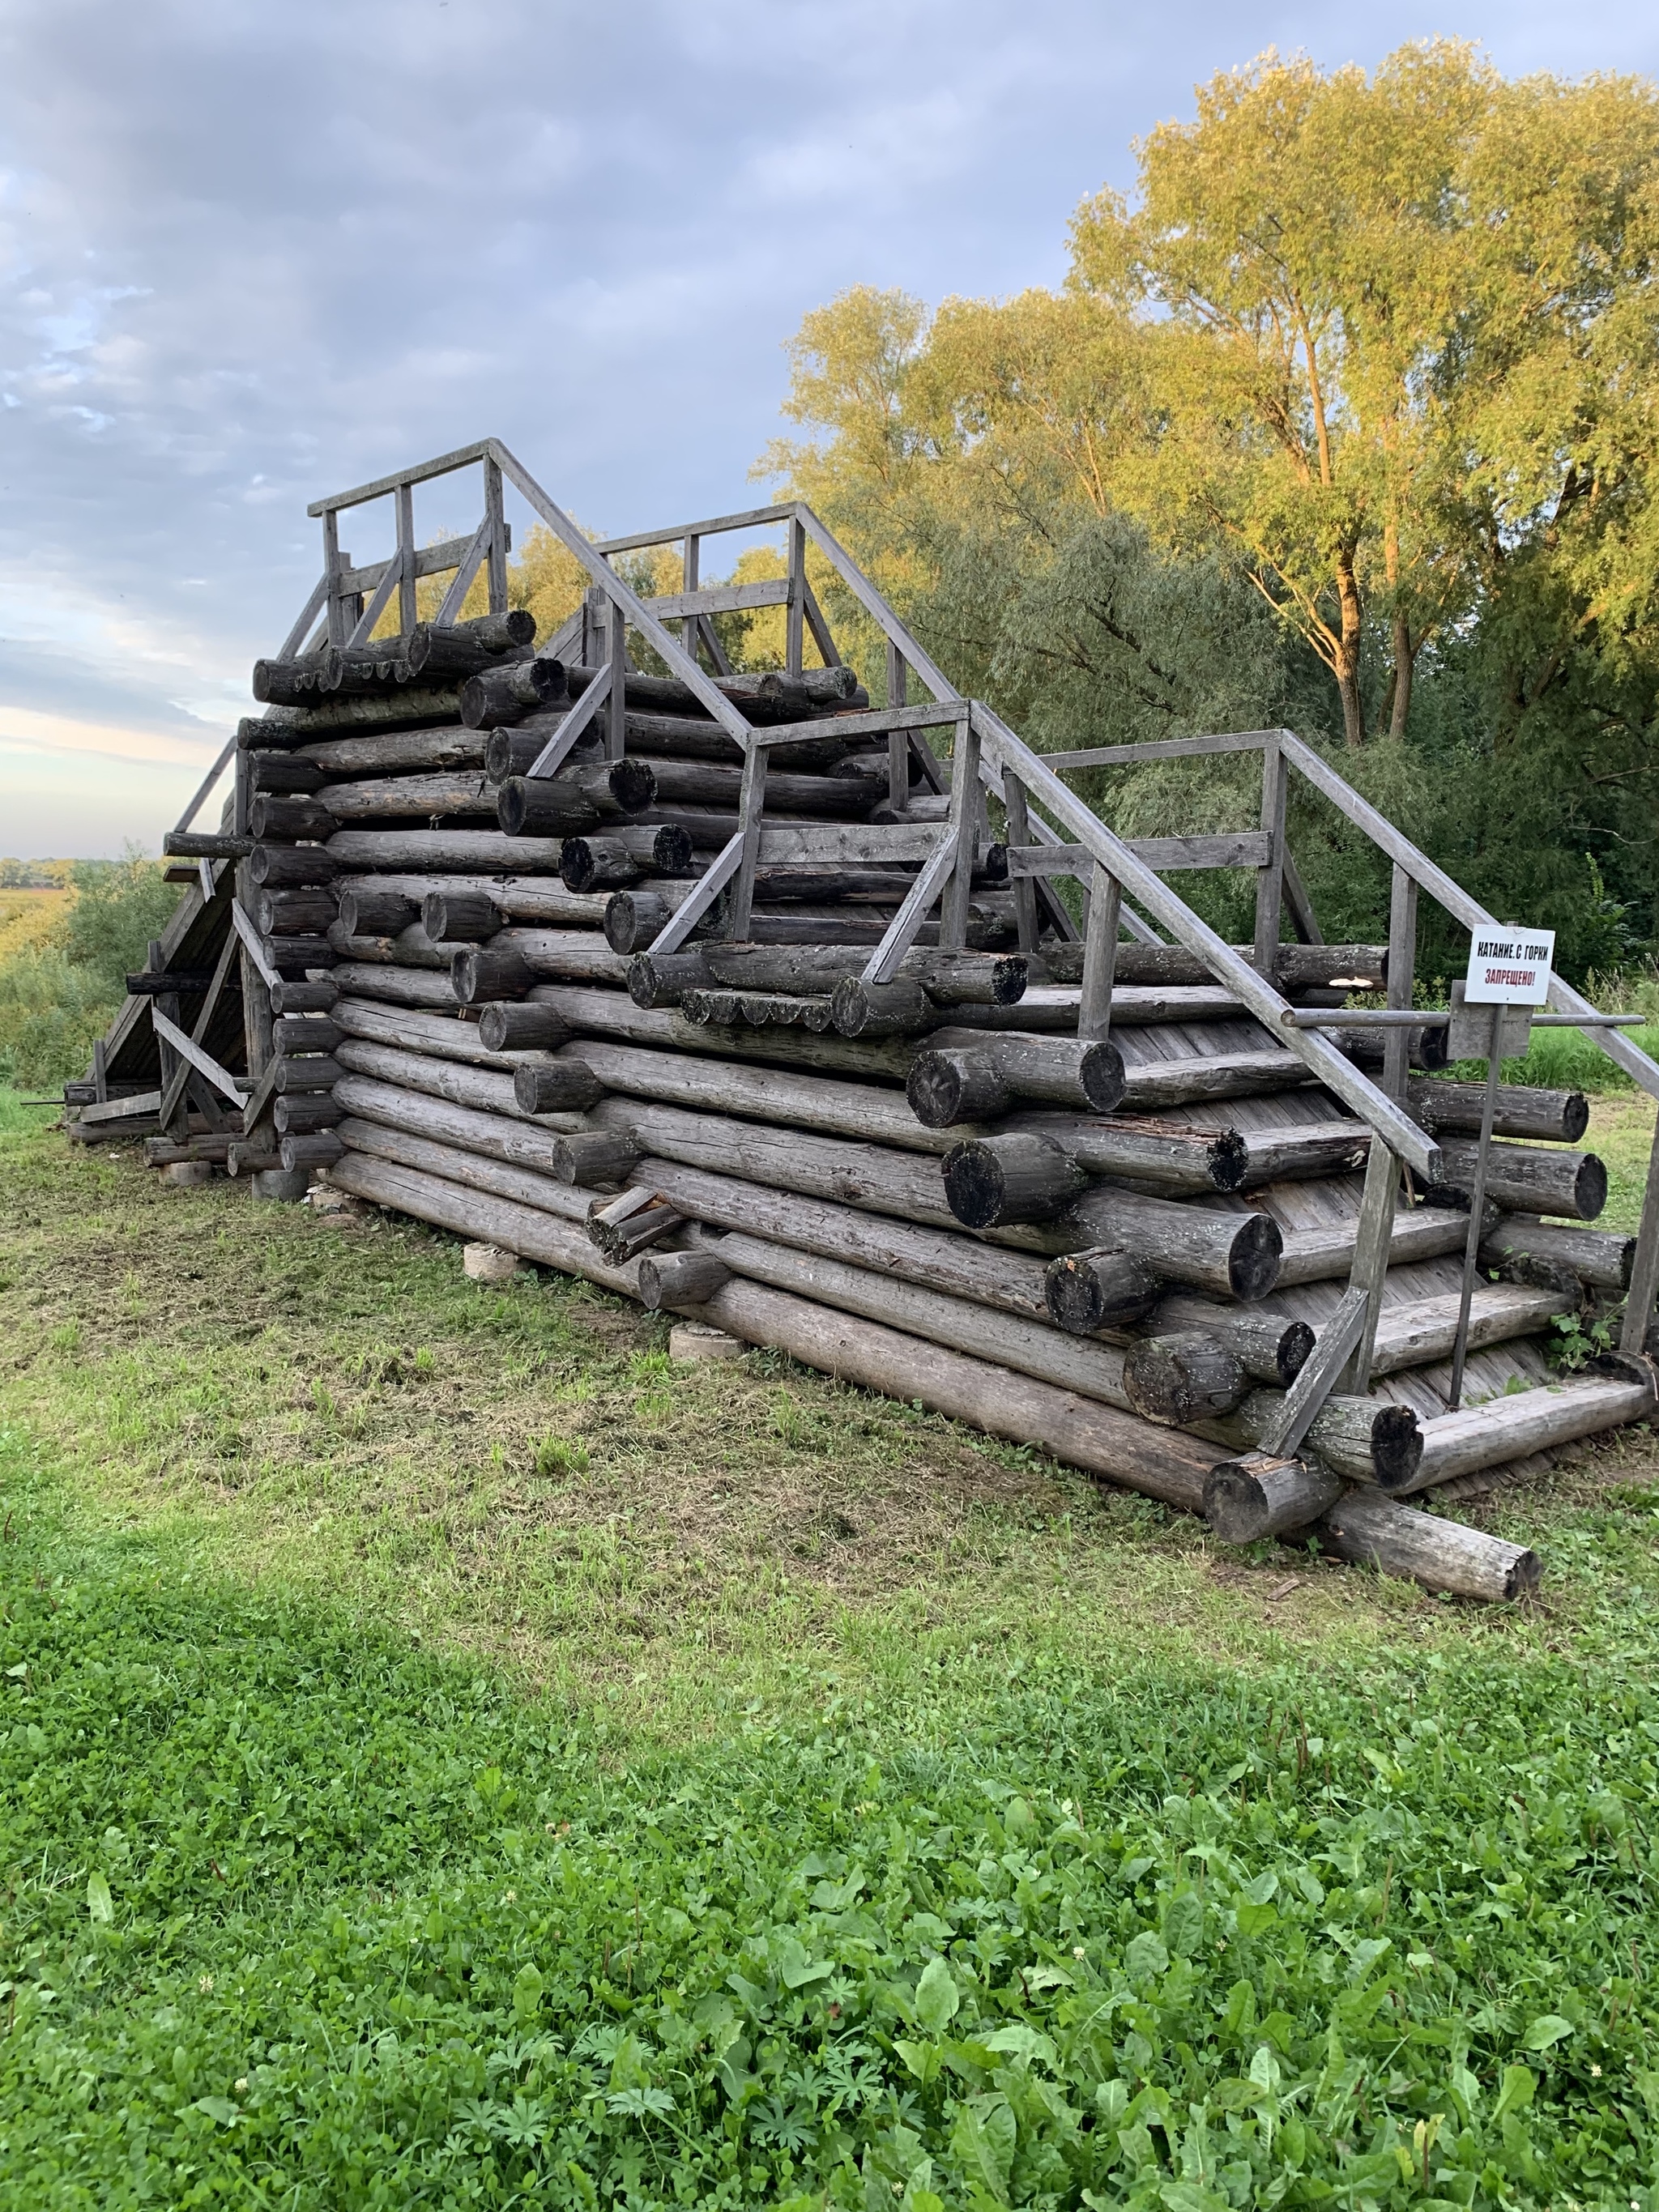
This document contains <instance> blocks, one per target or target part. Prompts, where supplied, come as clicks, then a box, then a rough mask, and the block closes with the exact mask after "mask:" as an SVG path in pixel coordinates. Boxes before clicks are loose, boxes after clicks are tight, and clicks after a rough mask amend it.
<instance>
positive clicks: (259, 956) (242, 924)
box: [230, 899, 282, 990]
mask: <svg viewBox="0 0 1659 2212" xmlns="http://www.w3.org/2000/svg"><path fill="white" fill-rule="evenodd" d="M230 920H231V927H233V928H234V930H235V932H236V934H237V936H238V937H240V939H241V940H242V944H243V946H244V947H245V949H246V952H247V957H248V958H249V959H250V960H251V961H252V963H253V964H254V966H255V968H256V969H258V972H259V980H260V981H261V982H262V983H264V986H265V987H266V989H267V990H274V989H275V988H276V985H277V984H278V983H279V982H280V981H282V978H281V977H280V976H279V975H277V973H276V969H274V968H273V967H272V966H271V964H270V961H268V960H267V959H266V958H265V949H264V945H263V944H262V943H261V942H260V939H259V933H258V930H257V929H256V928H255V927H253V924H252V922H251V921H249V920H248V918H247V915H246V912H245V911H244V909H243V906H242V902H241V901H240V899H236V900H234V901H233V902H232V904H231V909H230Z"/></svg>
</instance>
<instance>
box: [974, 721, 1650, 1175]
mask: <svg viewBox="0 0 1659 2212" xmlns="http://www.w3.org/2000/svg"><path fill="white" fill-rule="evenodd" d="M972 711H973V716H974V720H975V722H976V723H977V724H978V725H979V726H980V728H981V731H982V732H984V735H985V740H986V744H987V750H988V751H989V753H990V755H991V757H992V758H993V759H994V761H995V762H997V763H999V764H1000V765H1001V766H1004V767H1011V768H1012V769H1014V771H1015V773H1016V774H1017V775H1019V776H1020V777H1021V779H1022V780H1023V781H1024V783H1025V784H1026V785H1027V787H1028V788H1029V789H1030V792H1031V794H1032V796H1033V798H1034V799H1037V800H1039V801H1040V802H1041V804H1042V805H1043V806H1044V807H1046V808H1047V810H1048V812H1049V813H1050V814H1052V815H1053V816H1054V818H1055V820H1056V821H1057V822H1059V823H1061V824H1062V825H1063V826H1064V827H1065V828H1066V829H1069V830H1070V831H1071V832H1072V834H1073V836H1074V837H1076V838H1078V839H1079V840H1080V841H1081V842H1085V843H1086V844H1087V845H1088V846H1089V848H1090V849H1091V852H1092V853H1093V854H1094V857H1095V858H1096V859H1097V860H1101V861H1103V863H1104V864H1105V866H1107V867H1109V869H1110V870H1111V872H1112V873H1113V874H1114V875H1115V877H1117V878H1118V880H1119V881H1120V882H1121V884H1122V885H1123V888H1124V890H1125V891H1126V893H1129V894H1132V895H1133V897H1134V898H1135V899H1136V900H1137V901H1138V902H1139V904H1140V905H1141V906H1143V907H1144V908H1146V911H1147V913H1148V914H1150V915H1152V916H1153V918H1154V919H1155V920H1157V921H1160V922H1162V923H1163V925H1164V927H1165V928H1166V929H1167V930H1168V931H1169V932H1170V935H1171V936H1172V937H1176V938H1177V939H1180V941H1181V943H1182V944H1183V945H1185V946H1186V947H1187V949H1188V951H1189V952H1193V953H1195V954H1196V955H1197V956H1198V957H1199V958H1200V960H1202V961H1203V963H1204V964H1205V966H1206V968H1207V969H1209V971H1210V973H1211V974H1212V975H1213V976H1214V977H1215V978H1216V980H1217V981H1218V982H1223V983H1225V984H1227V985H1228V986H1229V987H1231V989H1233V990H1234V991H1236V992H1237V994H1238V996H1239V998H1240V999H1241V1000H1243V1003H1244V1005H1245V1006H1247V1007H1248V1008H1249V1012H1251V1013H1253V1014H1254V1015H1255V1017H1256V1018H1257V1019H1258V1020H1259V1021H1261V1022H1262V1023H1264V1024H1266V1025H1267V1027H1268V1028H1269V1029H1270V1030H1272V1029H1277V1028H1278V1027H1279V1019H1280V1017H1281V1016H1282V1015H1283V1014H1285V1012H1288V1011H1289V1009H1288V1007H1287V1006H1286V1004H1285V1000H1283V999H1282V998H1281V997H1280V996H1279V993H1278V992H1277V991H1275V990H1274V989H1273V986H1272V985H1271V984H1270V983H1268V982H1267V980H1266V979H1265V978H1264V977H1263V976H1261V975H1258V973H1257V972H1256V970H1255V969H1254V968H1253V967H1252V966H1251V965H1250V963H1249V961H1248V960H1243V959H1241V958H1240V957H1239V956H1238V954H1237V953H1236V952H1235V951H1233V949H1232V947H1231V945H1227V944H1225V942H1224V941H1223V939H1221V938H1219V937H1218V936H1217V934H1216V933H1215V931H1214V930H1212V928H1211V927H1210V926H1209V924H1208V923H1207V922H1206V921H1200V918H1199V916H1198V915H1195V914H1194V912H1193V910H1192V908H1190V907H1189V906H1188V905H1187V903H1186V902H1185V901H1184V900H1183V899H1182V898H1181V896H1179V894H1178V893H1176V892H1175V891H1173V890H1170V887H1169V885H1168V884H1164V883H1163V882H1162V881H1161V880H1160V879H1159V878H1158V876H1157V875H1155V874H1154V873H1153V872H1152V869H1150V868H1149V867H1147V866H1146V865H1145V864H1144V863H1143V862H1142V861H1141V860H1139V858H1138V857H1137V855H1136V854H1134V853H1133V852H1132V851H1131V850H1130V848H1129V847H1128V846H1127V844H1126V843H1125V842H1124V841H1123V840H1122V839H1121V837H1118V836H1115V834H1114V833H1113V832H1112V831H1111V830H1110V829H1108V828H1107V827H1106V824H1105V823H1103V822H1102V821H1101V820H1100V818H1099V817H1098V816H1097V815H1096V814H1094V813H1093V812H1092V811H1091V810H1090V809H1089V808H1088V807H1087V806H1086V805H1085V804H1084V802H1083V801H1082V800H1081V799H1079V798H1078V796H1077V795H1076V793H1074V792H1073V791H1071V790H1069V789H1068V788H1067V787H1066V785H1065V784H1063V783H1062V782H1061V781H1060V778H1059V777H1058V776H1057V775H1054V774H1053V773H1052V771H1051V770H1050V769H1048V767H1047V765H1046V764H1045V763H1044V761H1043V758H1042V755H1041V754H1040V753H1034V752H1032V751H1031V750H1030V748H1029V747H1028V746H1026V745H1024V744H1022V743H1021V741H1020V740H1019V738H1017V737H1016V736H1015V735H1014V732H1012V730H1011V729H1010V728H1009V727H1008V726H1007V724H1006V722H1004V721H1003V720H1001V718H1000V716H999V715H997V714H993V713H992V711H991V709H990V708H988V707H984V706H981V704H980V703H979V702H978V701H975V702H974V705H973V709H972ZM1284 1036H1285V1041H1286V1042H1287V1043H1288V1044H1289V1045H1290V1046H1291V1048H1292V1049H1293V1050H1294V1051H1295V1052H1296V1053H1297V1055H1298V1057H1299V1058H1300V1059H1301V1060H1303V1061H1304V1063H1305V1064H1306V1066H1308V1067H1309V1069H1310V1071H1311V1072H1312V1073H1314V1074H1315V1075H1316V1076H1317V1077H1318V1078H1319V1079H1320V1081H1321V1082H1322V1083H1323V1084H1324V1085H1326V1086H1327V1088H1328V1090H1330V1091H1334V1093H1335V1094H1336V1096H1337V1097H1339V1098H1340V1099H1341V1100H1342V1102H1343V1103H1344V1104H1345V1105H1346V1106H1348V1107H1350V1108H1351V1109H1352V1110H1353V1112H1354V1113H1356V1114H1358V1115H1359V1117H1360V1119H1361V1120H1362V1121H1369V1122H1370V1124H1371V1126H1372V1127H1373V1128H1376V1129H1377V1130H1379V1131H1380V1132H1381V1133H1382V1134H1383V1139H1384V1141H1385V1142H1386V1143H1388V1144H1389V1145H1391V1146H1393V1147H1394V1148H1395V1151H1397V1152H1399V1153H1400V1155H1401V1158H1403V1159H1405V1160H1406V1161H1407V1162H1408V1163H1409V1164H1410V1165H1411V1166H1412V1167H1413V1168H1415V1169H1416V1170H1417V1171H1418V1172H1419V1174H1421V1175H1424V1176H1430V1177H1432V1176H1433V1174H1434V1172H1435V1170H1436V1169H1437V1164H1438V1156H1439V1147H1438V1146H1437V1145H1435V1144H1434V1143H1433V1142H1432V1141H1431V1139H1429V1138H1427V1137H1425V1134H1424V1133H1423V1131H1422V1130H1421V1129H1420V1128H1419V1127H1418V1126H1417V1124H1416V1122H1415V1121H1412V1120H1411V1119H1410V1117H1409V1116H1408V1115H1406V1114H1405V1113H1403V1112H1402V1111H1401V1109H1400V1108H1399V1107H1398V1106H1397V1105H1396V1104H1395V1103H1394V1101H1393V1100H1392V1099H1391V1098H1388V1097H1384V1095H1383V1092H1382V1091H1379V1090H1378V1089H1377V1088H1376V1085H1375V1084H1373V1083H1371V1082H1370V1080H1369V1079H1367V1078H1366V1077H1365V1076H1364V1075H1362V1074H1361V1073H1360V1072H1359V1070H1358V1068H1357V1067H1355V1066H1353V1064H1352V1061H1351V1060H1347V1059H1346V1058H1345V1057H1344V1056H1343V1054H1341V1053H1340V1052H1338V1051H1337V1049H1336V1048H1335V1047H1334V1045H1332V1044H1329V1043H1328V1042H1326V1040H1325V1039H1324V1038H1323V1037H1322V1036H1319V1035H1318V1033H1317V1032H1316V1031H1305V1032H1304V1031H1299V1030H1285V1031H1284ZM1656 1074H1659V1070H1656Z"/></svg>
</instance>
